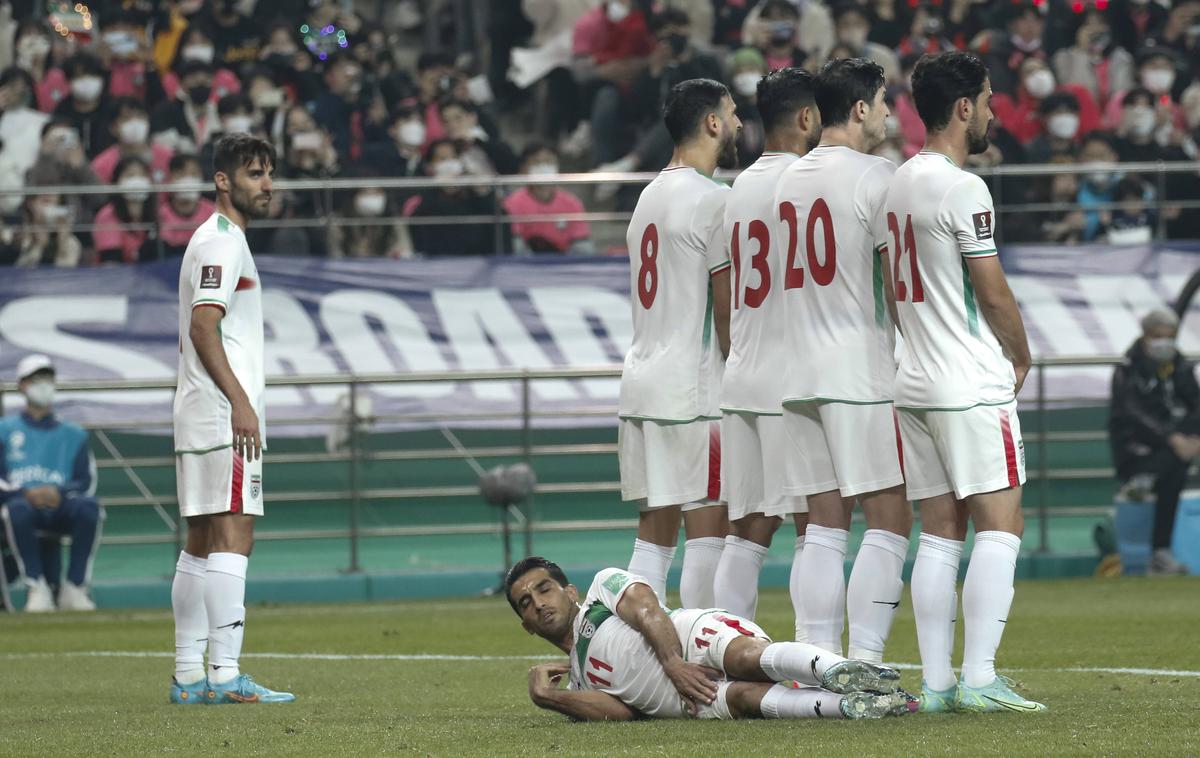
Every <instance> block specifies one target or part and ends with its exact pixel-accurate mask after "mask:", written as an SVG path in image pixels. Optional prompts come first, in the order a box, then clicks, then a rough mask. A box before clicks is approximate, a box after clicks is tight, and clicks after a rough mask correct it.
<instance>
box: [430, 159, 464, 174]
mask: <svg viewBox="0 0 1200 758" xmlns="http://www.w3.org/2000/svg"><path fill="white" fill-rule="evenodd" d="M464 171H466V168H465V167H464V166H463V162H462V161H461V160H459V159H458V158H447V159H446V160H444V161H438V162H437V163H435V164H433V175H434V176H436V177H438V178H440V179H448V178H451V177H455V176H462V175H463V172H464Z"/></svg>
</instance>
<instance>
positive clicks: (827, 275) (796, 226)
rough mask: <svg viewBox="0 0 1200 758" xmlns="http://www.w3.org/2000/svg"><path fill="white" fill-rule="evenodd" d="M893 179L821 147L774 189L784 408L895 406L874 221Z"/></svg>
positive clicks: (891, 330) (873, 161) (869, 162)
mask: <svg viewBox="0 0 1200 758" xmlns="http://www.w3.org/2000/svg"><path fill="white" fill-rule="evenodd" d="M895 171H896V166H895V164H893V163H892V162H891V161H889V160H887V159H886V158H880V157H877V156H873V155H867V154H865V153H860V152H858V151H857V150H852V149H850V148H848V147H841V146H836V145H820V146H818V147H817V148H816V149H814V150H812V151H811V152H809V153H808V155H805V156H804V157H803V158H801V159H800V160H798V161H796V162H795V163H793V164H792V165H791V166H789V167H788V169H787V170H786V171H784V172H783V175H782V177H781V178H780V180H779V186H778V188H777V189H776V192H775V206H776V208H778V209H779V217H778V218H779V219H780V220H779V221H778V224H777V226H776V239H777V240H778V244H779V246H780V251H781V253H782V258H781V260H782V268H781V271H780V274H781V276H782V279H783V288H784V297H783V301H784V315H785V319H786V322H785V324H786V325H785V328H784V331H785V335H786V338H785V342H784V345H785V348H786V354H787V365H788V368H787V373H786V378H785V383H784V394H783V402H784V403H791V402H803V401H810V400H836V401H842V402H850V403H886V402H890V401H891V399H892V383H893V381H894V380H895V375H896V363H895V357H894V352H895V340H896V337H895V325H894V324H893V323H892V319H891V314H890V311H889V310H888V307H887V301H886V296H885V291H884V285H883V267H882V264H883V260H882V258H881V256H880V255H879V249H880V247H881V246H882V245H883V244H884V243H885V238H884V237H883V235H882V234H881V233H880V224H879V222H878V218H879V215H880V214H881V213H882V212H883V204H884V200H885V198H886V197H887V191H888V185H889V183H890V181H891V178H892V175H893V174H894V173H895Z"/></svg>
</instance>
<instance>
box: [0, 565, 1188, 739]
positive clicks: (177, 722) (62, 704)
mask: <svg viewBox="0 0 1200 758" xmlns="http://www.w3.org/2000/svg"><path fill="white" fill-rule="evenodd" d="M577 579H578V580H579V581H580V582H581V583H584V584H585V586H586V582H584V580H585V579H590V577H577ZM251 583H252V584H253V580H252V581H251ZM790 614H791V610H790V605H789V603H788V599H787V596H786V594H785V593H783V592H780V591H774V590H771V591H767V592H764V594H763V597H762V600H761V602H760V604H759V621H760V622H761V623H762V625H763V626H764V627H765V628H766V629H767V631H768V632H771V633H774V634H778V635H780V638H784V637H785V636H786V633H787V630H789V629H790V628H791V623H792V621H791V617H790ZM1010 619H1011V623H1010V625H1009V628H1008V630H1007V633H1006V636H1005V639H1004V644H1003V646H1002V648H1001V654H1000V660H999V663H1000V665H1001V668H1002V669H1003V670H1004V671H1007V672H1008V673H1009V674H1011V675H1012V676H1013V677H1014V678H1015V679H1017V680H1018V681H1019V682H1021V683H1022V685H1023V686H1024V687H1025V688H1026V689H1027V692H1028V694H1029V695H1030V696H1031V697H1034V698H1036V699H1039V700H1042V701H1044V702H1045V703H1047V704H1048V705H1049V706H1050V711H1049V712H1048V713H1046V714H1041V715H1037V716H1026V715H1020V714H995V715H991V716H966V715H946V716H919V715H918V716H908V717H904V718H901V719H888V720H884V721H878V722H842V721H837V722H833V721H824V722H817V721H801V722H761V721H759V722H742V723H717V722H642V723H634V724H572V723H569V722H567V721H566V720H565V719H563V718H562V717H559V716H557V715H554V714H551V713H545V712H541V711H539V710H537V709H536V708H535V707H534V706H533V705H531V704H530V702H529V700H528V698H527V697H526V694H525V672H526V670H527V669H528V667H529V666H530V665H531V662H533V661H535V660H537V659H538V658H539V657H541V656H545V655H547V654H549V653H552V652H553V651H552V649H551V648H550V647H549V646H548V645H546V644H545V643H543V642H541V641H540V640H537V639H534V638H530V637H528V636H526V635H525V633H524V632H522V631H521V629H520V628H519V626H518V625H517V621H516V617H515V616H514V615H513V614H512V612H511V611H510V610H509V608H508V606H507V604H506V603H505V602H504V600H503V599H501V598H482V599H473V600H448V601H421V602H405V603H394V604H382V603H380V604H372V605H337V606H303V605H291V606H254V607H252V608H250V610H249V614H248V621H249V624H248V630H247V634H246V646H245V652H246V656H245V657H244V658H243V668H244V670H246V671H248V672H249V673H251V674H253V675H255V676H256V677H257V678H258V679H260V680H261V681H262V682H264V683H265V684H267V685H268V686H273V687H276V688H280V689H289V690H292V691H294V692H296V693H297V695H298V696H299V698H300V699H299V701H298V702H297V703H294V704H291V705H274V706H265V705H258V706H224V707H206V706H201V707H182V706H172V705H168V704H167V702H166V698H167V689H168V684H169V681H170V679H169V678H170V674H171V670H172V661H171V659H170V650H171V649H172V648H171V645H172V632H171V617H170V614H169V612H165V611H148V612H147V611H137V612H104V613H98V614H93V615H89V616H72V615H67V614H63V615H57V616H52V617H31V616H23V615H17V616H4V617H0V755H5V756H68V755H88V756H99V755H112V756H142V755H167V754H170V755H320V756H343V755H344V756H371V755H381V754H398V755H437V756H443V755H445V756H456V755H492V756H497V755H542V754H555V755H587V756H592V757H594V756H600V755H658V754H663V755H692V756H706V755H738V756H742V755H746V756H749V755H798V754H812V755H819V756H822V758H824V756H833V755H847V756H863V755H897V756H901V755H962V754H992V755H1061V754H1073V755H1156V756H1157V755H1180V756H1183V755H1192V756H1194V755H1197V754H1200V644H1197V641H1198V640H1200V636H1198V635H1200V632H1198V631H1197V630H1200V579H1195V578H1179V579H1145V578H1143V579H1119V580H1092V579H1086V580H1085V579H1081V580H1054V581H1045V580H1044V581H1037V582H1023V583H1020V584H1019V586H1018V589H1017V596H1016V602H1015V605H1014V608H1013V611H1012V614H1011V615H1010ZM959 647H960V649H961V632H960V642H959ZM322 656H324V657H322ZM337 656H349V658H346V659H338V658H337ZM359 656H361V657H359ZM370 656H373V657H370ZM420 656H439V657H429V658H425V659H421V658H420ZM453 656H464V657H463V658H453ZM887 657H888V658H889V659H890V660H893V661H896V662H898V663H900V664H909V665H911V664H914V663H916V661H917V647H916V637H915V632H914V628H913V623H912V612H911V610H910V609H909V608H907V607H902V608H901V610H900V613H899V615H898V616H897V619H896V624H895V628H894V630H893V634H892V640H891V642H890V643H889V649H888V656H887ZM1081 669H1107V671H1083V670H1081ZM1116 669H1141V670H1143V671H1141V672H1138V673H1134V672H1126V673H1121V672H1117V671H1116ZM1149 670H1152V671H1149ZM904 684H905V686H907V687H909V688H912V689H915V688H917V687H919V684H920V675H919V672H918V671H916V670H915V669H911V668H907V667H905V670H904Z"/></svg>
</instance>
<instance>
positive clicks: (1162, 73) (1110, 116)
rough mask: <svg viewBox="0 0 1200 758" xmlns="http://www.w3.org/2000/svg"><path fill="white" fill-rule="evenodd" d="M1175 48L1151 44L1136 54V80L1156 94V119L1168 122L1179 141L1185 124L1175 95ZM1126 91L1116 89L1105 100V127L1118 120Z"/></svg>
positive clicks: (1112, 124) (1116, 123) (1174, 139)
mask: <svg viewBox="0 0 1200 758" xmlns="http://www.w3.org/2000/svg"><path fill="white" fill-rule="evenodd" d="M1176 63H1177V62H1176V57H1175V52H1174V51H1173V50H1171V49H1170V48H1166V47H1151V48H1147V49H1145V50H1141V51H1139V52H1138V54H1137V81H1138V84H1139V85H1141V86H1142V87H1144V88H1145V89H1148V90H1150V94H1152V95H1154V97H1155V98H1156V101H1157V102H1156V105H1155V108H1156V109H1157V110H1158V111H1159V112H1160V115H1159V120H1160V121H1163V122H1166V123H1169V124H1170V125H1171V129H1172V130H1173V134H1172V135H1171V139H1172V140H1173V141H1175V142H1178V141H1179V138H1180V137H1181V136H1182V134H1183V132H1184V131H1185V129H1186V127H1187V122H1186V120H1185V118H1184V112H1183V107H1182V106H1181V105H1180V104H1179V101H1178V100H1177V99H1176V98H1175V94H1174V93H1175V80H1176V78H1177V74H1178V68H1177V65H1176ZM1125 95H1126V92H1118V93H1117V94H1116V95H1115V96H1113V98H1112V100H1110V101H1109V103H1108V107H1107V108H1106V109H1105V111H1104V123H1105V125H1106V128H1108V129H1116V128H1117V127H1118V126H1119V125H1120V122H1121V109H1122V107H1123V106H1124V102H1125Z"/></svg>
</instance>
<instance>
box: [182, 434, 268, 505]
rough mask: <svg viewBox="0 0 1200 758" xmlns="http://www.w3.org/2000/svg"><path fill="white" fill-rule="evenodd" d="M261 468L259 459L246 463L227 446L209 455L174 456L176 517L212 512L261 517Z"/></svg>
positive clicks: (260, 458)
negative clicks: (176, 496) (177, 503)
mask: <svg viewBox="0 0 1200 758" xmlns="http://www.w3.org/2000/svg"><path fill="white" fill-rule="evenodd" d="M262 467H263V459H262V457H261V456H260V457H259V458H258V460H256V461H248V460H246V459H245V458H243V457H242V456H241V455H238V454H237V453H236V452H234V450H233V448H229V447H227V448H222V449H220V450H214V451H212V452H211V453H181V454H178V455H176V456H175V492H176V494H177V495H178V497H179V515H181V516H183V517H184V518H188V517H189V516H207V515H210V514H213V513H245V514H246V515H248V516H261V515H263V494H262Z"/></svg>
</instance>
